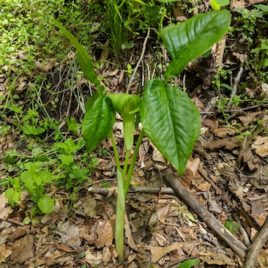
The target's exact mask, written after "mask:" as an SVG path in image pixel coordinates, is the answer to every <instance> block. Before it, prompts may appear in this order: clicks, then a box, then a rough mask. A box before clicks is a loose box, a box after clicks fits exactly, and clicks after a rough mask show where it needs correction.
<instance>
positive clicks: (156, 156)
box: [151, 144, 166, 164]
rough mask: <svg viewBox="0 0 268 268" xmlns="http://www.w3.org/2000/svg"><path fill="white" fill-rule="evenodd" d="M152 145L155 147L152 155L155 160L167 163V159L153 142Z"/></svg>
mask: <svg viewBox="0 0 268 268" xmlns="http://www.w3.org/2000/svg"><path fill="white" fill-rule="evenodd" d="M151 145H152V147H153V156H152V158H153V160H154V161H156V162H160V163H163V164H166V160H165V158H164V157H163V155H162V154H161V153H160V152H159V150H158V149H157V148H156V147H155V146H154V145H153V144H151Z"/></svg>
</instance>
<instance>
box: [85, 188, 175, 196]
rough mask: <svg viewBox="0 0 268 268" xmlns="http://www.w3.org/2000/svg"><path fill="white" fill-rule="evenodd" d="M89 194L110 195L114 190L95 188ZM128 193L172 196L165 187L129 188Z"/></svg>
mask: <svg viewBox="0 0 268 268" xmlns="http://www.w3.org/2000/svg"><path fill="white" fill-rule="evenodd" d="M88 191H89V192H91V193H95V194H101V195H108V194H110V193H116V189H115V188H96V187H90V188H89V189H88ZM128 192H129V193H147V194H174V191H173V190H172V188H169V187H165V188H159V187H131V188H129V191H128Z"/></svg>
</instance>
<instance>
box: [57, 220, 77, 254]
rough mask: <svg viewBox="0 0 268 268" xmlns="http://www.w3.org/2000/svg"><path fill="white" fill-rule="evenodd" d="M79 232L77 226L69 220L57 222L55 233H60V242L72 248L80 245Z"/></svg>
mask: <svg viewBox="0 0 268 268" xmlns="http://www.w3.org/2000/svg"><path fill="white" fill-rule="evenodd" d="M79 232H80V231H79V228H78V227H76V226H75V225H73V224H71V223H70V222H69V221H67V222H61V223H59V224H58V231H56V233H57V234H59V235H60V238H61V239H60V240H61V242H62V243H66V244H67V245H68V246H70V247H72V248H74V249H76V248H78V247H79V246H80V245H81V239H80V236H79Z"/></svg>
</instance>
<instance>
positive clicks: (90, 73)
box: [54, 20, 104, 91]
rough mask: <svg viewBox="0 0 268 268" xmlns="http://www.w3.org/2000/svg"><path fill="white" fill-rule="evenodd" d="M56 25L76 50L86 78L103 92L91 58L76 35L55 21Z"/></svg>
mask: <svg viewBox="0 0 268 268" xmlns="http://www.w3.org/2000/svg"><path fill="white" fill-rule="evenodd" d="M54 23H55V25H56V26H57V27H58V28H59V29H60V30H61V32H62V33H63V34H64V36H65V37H66V38H67V39H69V41H70V42H71V43H72V45H73V46H74V47H75V48H76V51H77V60H78V62H79V64H80V68H81V70H82V71H83V73H84V75H85V77H86V78H87V79H88V80H89V81H90V82H91V83H93V84H94V85H95V86H96V88H97V90H98V91H103V90H104V86H103V85H102V84H101V82H100V80H99V79H98V77H97V74H96V72H95V70H94V65H93V61H92V58H91V56H90V55H89V54H88V53H87V51H86V50H85V49H84V48H83V46H82V45H81V44H80V43H79V42H78V40H77V39H76V38H75V37H74V35H73V34H72V33H70V32H69V31H68V30H67V29H66V28H65V27H64V26H63V25H62V24H61V23H60V22H59V21H57V20H55V21H54Z"/></svg>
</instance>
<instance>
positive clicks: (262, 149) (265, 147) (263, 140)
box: [252, 136, 268, 157]
mask: <svg viewBox="0 0 268 268" xmlns="http://www.w3.org/2000/svg"><path fill="white" fill-rule="evenodd" d="M252 148H253V149H255V152H256V154H258V155H259V156H261V157H266V156H268V137H261V136H257V137H256V139H255V142H254V143H253V144H252Z"/></svg>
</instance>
